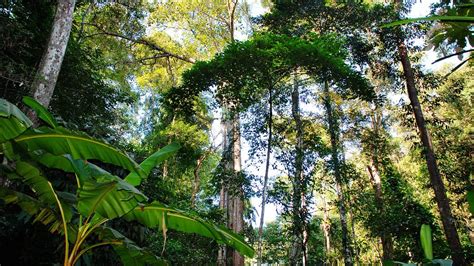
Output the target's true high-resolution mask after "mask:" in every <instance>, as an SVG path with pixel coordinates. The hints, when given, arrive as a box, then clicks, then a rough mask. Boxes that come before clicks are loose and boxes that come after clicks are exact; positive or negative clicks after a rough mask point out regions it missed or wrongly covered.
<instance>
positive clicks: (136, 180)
mask: <svg viewBox="0 0 474 266" xmlns="http://www.w3.org/2000/svg"><path fill="white" fill-rule="evenodd" d="M180 148H181V146H180V145H179V144H178V143H171V144H169V145H167V146H165V147H163V148H161V149H160V150H158V151H157V152H155V153H153V154H152V155H151V156H149V157H148V158H146V159H145V160H144V161H143V162H142V163H141V164H140V167H141V168H142V169H143V171H144V172H145V176H146V177H147V176H148V175H150V172H151V170H152V169H153V168H155V167H157V166H158V165H159V164H160V163H162V162H163V161H165V160H166V159H168V158H169V157H171V156H172V155H173V154H175V153H176V152H177V151H178V150H179V149H180ZM125 181H127V182H128V183H130V184H131V185H132V186H138V185H140V183H141V178H140V176H139V175H138V174H137V173H130V174H129V175H128V176H126V177H125Z"/></svg>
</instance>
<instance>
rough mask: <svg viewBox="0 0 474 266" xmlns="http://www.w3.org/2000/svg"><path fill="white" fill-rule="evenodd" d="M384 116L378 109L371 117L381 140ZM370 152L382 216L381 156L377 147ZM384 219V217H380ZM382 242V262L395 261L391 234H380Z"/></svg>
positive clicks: (376, 195)
mask: <svg viewBox="0 0 474 266" xmlns="http://www.w3.org/2000/svg"><path fill="white" fill-rule="evenodd" d="M381 117H382V114H381V111H380V109H379V108H376V109H375V111H374V112H373V113H372V115H371V120H372V130H373V132H374V135H375V139H379V134H380V129H381V128H382V122H381V121H382V119H381ZM371 147H372V148H371V150H370V154H371V155H370V163H369V164H368V165H367V172H368V174H369V179H370V182H371V183H372V186H373V188H374V192H375V205H376V206H377V209H378V211H379V213H380V214H383V213H384V212H385V203H384V198H383V191H382V179H381V176H380V171H379V162H380V161H381V160H380V158H379V157H380V155H379V150H378V148H379V147H378V146H377V145H373V144H372V145H371ZM380 218H382V217H380ZM380 240H381V242H382V250H383V253H382V261H386V260H392V259H393V241H392V236H391V234H390V232H386V231H385V230H383V231H382V232H380Z"/></svg>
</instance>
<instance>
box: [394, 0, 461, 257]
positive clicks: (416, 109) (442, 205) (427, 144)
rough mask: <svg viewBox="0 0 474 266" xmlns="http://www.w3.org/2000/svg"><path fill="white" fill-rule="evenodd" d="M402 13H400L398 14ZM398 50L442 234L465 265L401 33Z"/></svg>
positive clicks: (400, 3)
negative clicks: (442, 229) (440, 222)
mask: <svg viewBox="0 0 474 266" xmlns="http://www.w3.org/2000/svg"><path fill="white" fill-rule="evenodd" d="M395 6H396V8H397V10H399V12H400V10H401V9H402V7H403V1H401V0H397V1H395ZM400 13H401V12H400ZM397 48H398V55H399V57H400V62H401V64H402V67H403V74H404V78H405V83H406V90H407V94H408V97H409V98H410V104H411V107H412V111H413V115H414V117H415V121H416V125H417V127H418V131H419V134H420V138H421V142H422V145H423V152H424V155H425V159H426V166H427V168H428V173H429V177H430V182H431V186H432V188H433V190H434V193H435V199H436V203H437V205H438V210H439V212H440V216H441V221H442V223H443V228H444V234H445V236H446V240H447V241H448V245H449V247H450V249H451V253H452V256H453V261H454V263H455V264H456V265H466V261H465V260H464V254H463V250H462V247H461V242H460V240H459V235H458V232H457V230H456V224H455V220H454V217H453V215H452V212H451V206H450V204H449V199H448V197H447V196H446V188H445V186H444V184H443V180H442V179H441V174H440V172H439V168H438V164H437V162H436V155H435V151H434V148H433V144H432V142H431V136H430V133H429V131H428V128H427V127H426V121H425V118H424V116H423V111H422V108H421V104H420V101H419V99H418V90H417V88H416V85H415V75H414V73H413V69H412V67H411V62H410V58H409V56H408V49H407V47H406V45H405V36H404V34H403V33H402V31H401V30H400V31H399V32H398V35H397Z"/></svg>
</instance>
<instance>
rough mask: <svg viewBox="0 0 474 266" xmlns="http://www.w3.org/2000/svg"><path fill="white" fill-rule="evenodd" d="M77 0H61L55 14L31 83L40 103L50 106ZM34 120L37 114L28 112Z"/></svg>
mask: <svg viewBox="0 0 474 266" xmlns="http://www.w3.org/2000/svg"><path fill="white" fill-rule="evenodd" d="M74 4H75V0H59V1H58V5H57V8H56V14H55V15H54V21H53V26H52V29H51V34H50V36H49V40H48V46H47V48H46V51H45V52H44V54H43V57H42V58H41V62H40V65H39V68H38V71H37V72H36V75H35V78H34V80H33V83H32V85H31V94H32V95H33V98H35V99H36V100H37V101H38V102H39V103H41V104H42V105H43V106H44V107H46V108H48V106H49V103H50V101H51V98H52V96H53V92H54V87H55V86H56V81H57V79H58V75H59V71H60V70H61V64H62V62H63V58H64V53H65V52H66V47H67V43H68V41H69V35H70V33H71V26H72V20H73V12H74ZM28 115H29V116H30V117H31V118H32V119H33V120H34V121H37V117H36V115H35V114H34V113H33V112H31V113H29V114H28Z"/></svg>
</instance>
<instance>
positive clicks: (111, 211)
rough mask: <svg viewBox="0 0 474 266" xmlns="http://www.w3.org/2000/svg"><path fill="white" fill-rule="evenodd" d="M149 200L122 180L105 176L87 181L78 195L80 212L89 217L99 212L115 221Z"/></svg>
mask: <svg viewBox="0 0 474 266" xmlns="http://www.w3.org/2000/svg"><path fill="white" fill-rule="evenodd" d="M147 199H148V198H147V197H146V196H145V195H143V194H142V193H141V192H140V191H138V190H137V189H136V188H135V187H133V186H131V185H130V184H129V183H127V182H125V181H123V180H122V179H120V178H118V177H116V176H112V175H110V174H109V175H103V176H100V177H96V180H92V179H89V180H87V179H86V180H85V181H84V182H83V183H82V186H81V188H80V189H79V193H78V205H77V207H78V210H79V212H80V213H81V214H82V215H85V216H89V215H92V214H93V213H94V212H97V213H98V214H100V215H101V216H102V217H104V218H108V219H114V218H117V217H121V216H123V215H125V214H126V213H128V212H130V211H131V210H133V209H134V208H135V207H136V206H137V205H138V204H139V203H140V202H143V201H146V200H147Z"/></svg>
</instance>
